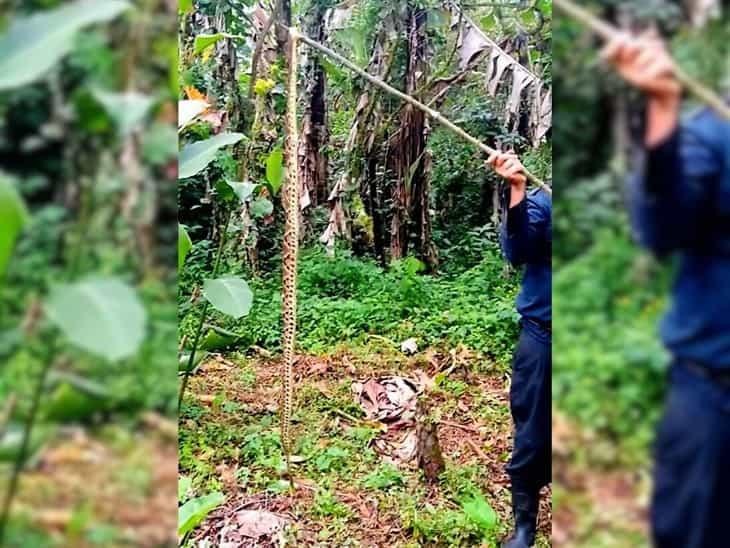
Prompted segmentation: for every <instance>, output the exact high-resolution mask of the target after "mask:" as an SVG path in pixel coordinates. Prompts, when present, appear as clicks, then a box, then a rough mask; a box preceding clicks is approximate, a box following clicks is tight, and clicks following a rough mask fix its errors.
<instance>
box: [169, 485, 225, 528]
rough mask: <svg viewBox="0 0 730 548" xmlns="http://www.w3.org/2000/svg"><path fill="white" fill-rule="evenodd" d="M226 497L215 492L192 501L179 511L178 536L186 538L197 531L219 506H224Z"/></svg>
mask: <svg viewBox="0 0 730 548" xmlns="http://www.w3.org/2000/svg"><path fill="white" fill-rule="evenodd" d="M225 500H226V497H225V496H224V495H223V493H220V492H217V491H216V492H215V493H211V494H210V495H205V496H204V497H196V498H194V499H190V500H189V501H187V502H186V503H185V504H183V505H182V506H181V507H180V510H178V519H177V534H178V535H179V536H181V537H182V536H185V535H187V534H188V533H189V532H190V531H192V530H193V529H195V528H196V527H197V526H198V525H200V523H201V522H202V521H203V520H204V519H205V516H207V515H208V514H210V513H211V512H212V511H213V510H215V509H216V508H217V507H218V506H220V505H221V504H223V502H224V501H225Z"/></svg>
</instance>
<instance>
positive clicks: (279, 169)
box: [266, 148, 284, 194]
mask: <svg viewBox="0 0 730 548" xmlns="http://www.w3.org/2000/svg"><path fill="white" fill-rule="evenodd" d="M266 180H267V181H268V182H269V184H270V185H271V188H272V189H273V191H274V194H276V193H278V192H279V189H280V188H281V183H282V182H283V181H284V153H283V152H282V150H281V149H280V148H277V149H274V150H272V151H271V154H269V157H268V158H266Z"/></svg>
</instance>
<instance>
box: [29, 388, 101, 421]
mask: <svg viewBox="0 0 730 548" xmlns="http://www.w3.org/2000/svg"><path fill="white" fill-rule="evenodd" d="M108 401H109V400H107V399H106V398H100V397H97V396H92V395H90V394H88V393H86V392H85V391H82V390H80V389H79V388H78V387H76V386H72V385H71V384H70V383H68V382H62V383H61V384H59V385H58V386H56V388H54V389H53V390H52V391H51V392H50V393H49V394H47V395H46V396H45V397H44V399H43V408H42V412H43V418H44V419H46V420H48V421H52V422H78V421H84V420H88V419H90V418H91V417H93V416H94V415H97V414H99V413H100V412H103V411H105V410H106V409H108V406H107V402H108Z"/></svg>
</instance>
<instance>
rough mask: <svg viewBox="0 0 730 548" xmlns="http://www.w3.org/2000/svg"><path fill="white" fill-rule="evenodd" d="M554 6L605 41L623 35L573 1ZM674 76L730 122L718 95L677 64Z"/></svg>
mask: <svg viewBox="0 0 730 548" xmlns="http://www.w3.org/2000/svg"><path fill="white" fill-rule="evenodd" d="M553 5H555V7H557V8H558V9H560V10H562V11H563V12H564V13H565V14H566V15H569V16H570V17H572V18H573V19H575V20H576V21H578V22H579V23H581V24H583V25H584V26H586V27H588V28H589V29H590V30H591V31H593V32H594V33H595V34H597V35H598V36H600V37H601V38H603V39H604V40H612V39H613V38H615V37H616V36H617V35H618V34H620V33H621V31H620V30H619V29H617V28H616V27H614V26H613V25H610V24H609V23H606V22H605V21H603V20H602V19H600V18H598V17H596V16H595V15H593V14H592V13H591V12H590V11H588V10H587V9H585V8H584V7H582V6H579V5H577V4H575V3H574V2H573V1H572V0H553ZM674 75H675V77H676V78H677V81H678V82H679V83H680V84H682V86H683V87H684V89H686V90H687V91H688V92H689V93H690V94H692V95H694V96H695V98H697V99H698V100H699V101H702V102H703V103H704V104H705V105H707V106H708V107H710V108H711V109H713V110H714V111H715V112H717V113H718V114H719V115H720V116H722V117H723V118H726V119H727V120H730V105H728V104H727V103H726V102H725V101H723V99H722V98H721V97H720V96H719V95H718V94H717V93H715V92H714V91H712V90H711V89H709V88H706V87H705V86H703V85H702V84H701V83H699V82H698V81H697V80H695V79H694V78H692V77H691V76H690V75H688V74H687V73H686V72H684V70H682V68H681V67H679V66H677V65H676V63H675V66H674Z"/></svg>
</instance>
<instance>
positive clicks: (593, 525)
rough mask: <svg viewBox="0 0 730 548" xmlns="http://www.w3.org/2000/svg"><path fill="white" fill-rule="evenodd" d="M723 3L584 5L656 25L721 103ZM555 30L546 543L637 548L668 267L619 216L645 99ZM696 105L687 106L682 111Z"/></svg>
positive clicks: (585, 43)
mask: <svg viewBox="0 0 730 548" xmlns="http://www.w3.org/2000/svg"><path fill="white" fill-rule="evenodd" d="M721 4H722V3H721V2H708V3H706V4H702V5H701V6H700V5H699V4H695V3H679V2H670V1H664V0H660V1H655V2H634V1H621V2H613V1H606V2H592V3H591V5H592V6H593V8H595V12H596V13H597V14H600V15H602V16H603V17H604V18H606V19H607V20H609V21H612V22H614V23H615V24H617V25H619V26H622V27H624V28H633V29H641V28H645V27H646V26H647V25H648V24H652V23H651V22H653V24H656V25H657V26H658V28H659V29H660V30H661V32H662V33H663V34H664V35H665V36H667V39H668V40H669V41H670V45H671V50H672V52H673V54H674V55H675V58H676V59H677V61H678V62H679V63H680V64H681V65H682V67H683V68H684V69H685V70H686V71H687V72H689V73H691V74H692V75H693V76H695V77H696V78H698V79H699V80H700V81H702V82H704V83H706V84H707V85H709V86H710V87H711V88H713V89H716V90H721V91H722V92H723V93H727V92H728V88H729V87H730V86H729V84H730V79H729V78H730V64H728V63H729V62H730V61H729V60H730V49H728V44H729V43H730V42H728V39H729V38H730V18H729V17H728V15H729V14H728V13H727V3H724V4H725V13H724V14H723V17H717V13H718V12H719V10H720V8H721ZM553 31H554V44H553V55H554V59H555V66H556V67H558V68H557V70H556V71H555V99H554V101H555V105H556V109H557V112H559V115H558V116H556V119H555V128H554V133H553V137H554V143H555V144H554V151H555V159H554V162H555V181H556V184H555V188H556V192H555V210H554V214H553V218H554V224H555V245H554V247H553V269H554V271H553V301H554V302H553V304H554V317H555V338H554V346H553V354H554V362H555V367H554V372H553V401H554V403H555V405H556V406H557V409H558V411H559V413H558V415H557V417H558V419H559V420H558V421H557V422H556V424H555V425H554V438H553V451H554V461H553V470H554V471H555V475H556V477H555V478H554V479H555V481H556V483H558V484H560V485H562V486H564V488H565V490H564V491H563V490H556V493H555V500H556V506H555V523H554V532H555V533H556V536H555V539H556V542H558V541H559V540H558V539H561V540H560V541H561V542H566V543H569V544H566V545H573V546H626V545H631V546H643V545H648V544H647V542H648V541H647V540H646V534H645V533H646V531H645V524H644V517H643V515H644V509H645V505H646V500H647V494H648V491H649V489H650V485H649V482H648V479H647V478H648V474H647V472H648V466H649V456H650V453H649V451H650V447H651V442H652V439H653V435H654V427H655V423H656V420H657V419H658V416H659V413H660V412H661V405H662V400H663V395H664V385H665V373H666V368H667V365H668V359H669V357H668V355H667V354H666V352H665V351H664V349H663V348H662V346H661V343H660V342H659V338H658V327H657V324H658V320H659V318H660V317H661V314H662V313H663V311H664V310H665V308H666V306H667V304H668V295H669V289H670V284H671V279H672V261H667V262H662V263H659V262H657V261H656V260H655V259H654V258H653V257H651V256H650V255H649V254H648V253H646V252H644V251H642V250H640V249H639V248H638V247H637V246H636V245H635V244H634V242H633V238H632V235H631V231H630V228H629V223H628V219H627V215H626V213H625V207H624V206H625V198H624V188H625V183H626V180H627V177H628V175H629V173H630V172H631V170H632V169H634V168H635V166H636V165H637V164H636V162H635V160H636V153H637V151H638V149H639V148H640V142H641V140H640V135H641V130H642V128H641V121H642V119H643V110H642V108H643V101H642V99H641V97H640V96H639V95H637V94H636V93H634V92H632V91H630V90H628V89H627V88H626V87H625V86H624V85H623V84H622V83H620V82H618V81H617V78H616V77H615V75H613V74H611V73H610V72H609V71H608V70H606V69H605V68H604V67H602V66H601V63H600V61H599V60H598V56H597V53H598V51H599V49H600V43H599V42H598V40H597V39H596V38H595V37H593V36H591V35H590V34H589V33H587V32H586V31H585V30H584V29H582V28H581V27H580V26H578V25H576V24H575V23H573V22H572V21H569V20H567V19H566V18H564V17H556V18H555V22H554V25H553ZM697 108H698V106H697V105H696V104H694V103H693V102H692V101H691V100H688V101H687V102H686V113H685V114H686V115H688V116H689V115H691V113H692V112H693V111H695V110H696V109H697ZM601 471H602V472H601ZM606 493H611V494H608V495H607V494H606ZM599 529H602V531H601V532H599V531H598V530H599Z"/></svg>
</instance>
